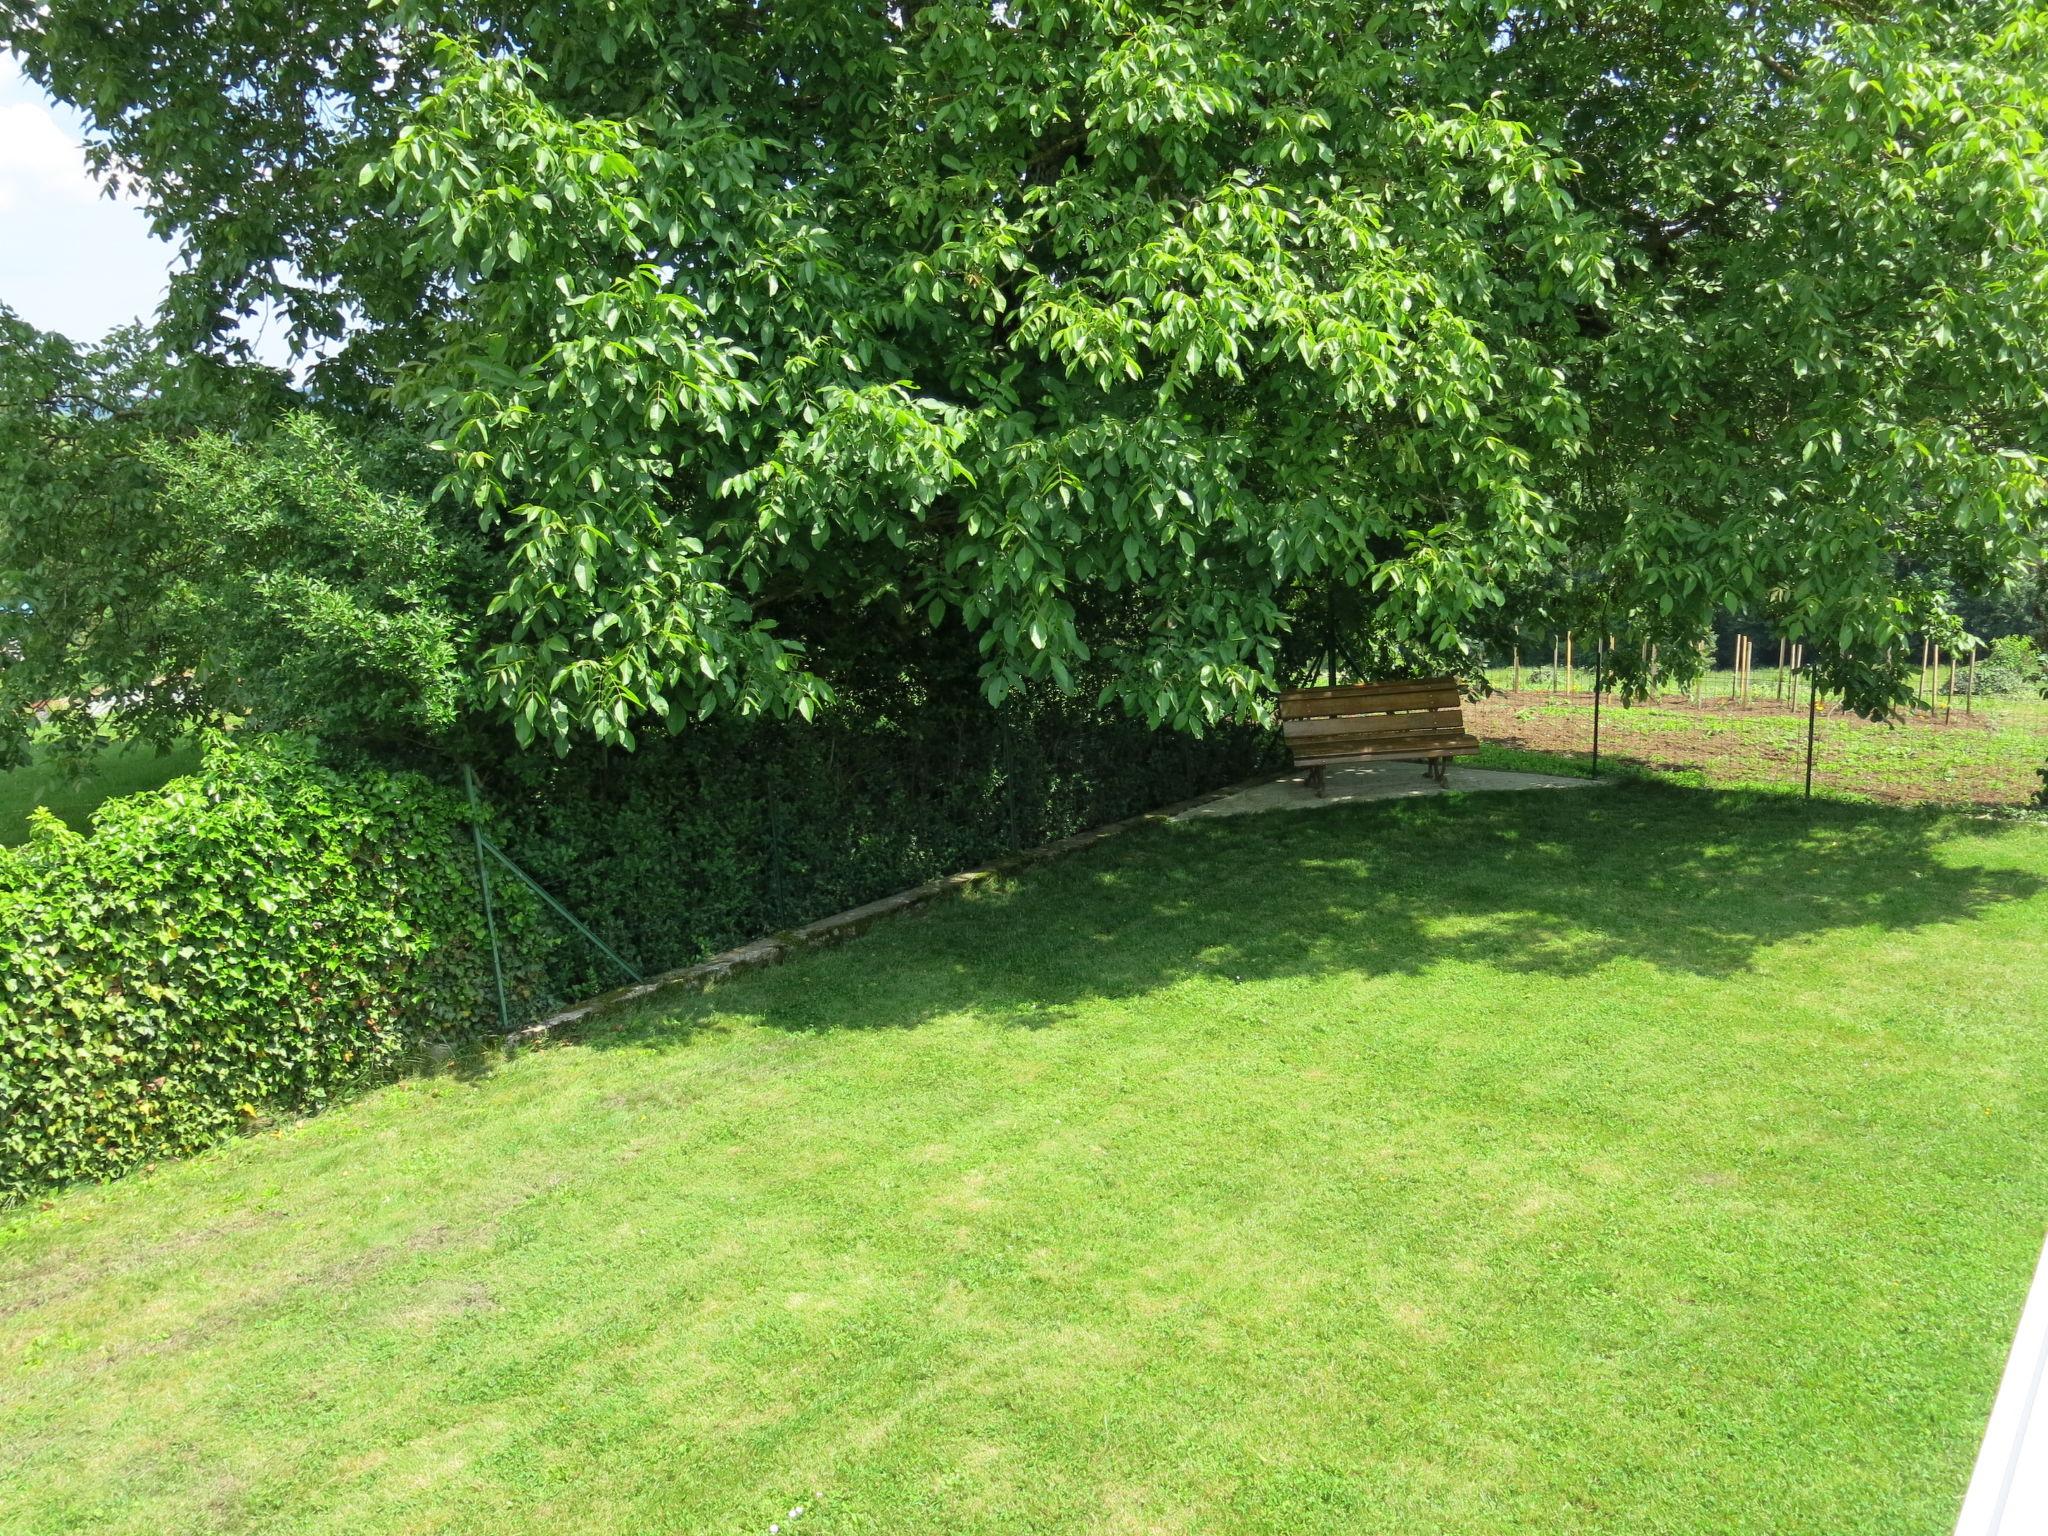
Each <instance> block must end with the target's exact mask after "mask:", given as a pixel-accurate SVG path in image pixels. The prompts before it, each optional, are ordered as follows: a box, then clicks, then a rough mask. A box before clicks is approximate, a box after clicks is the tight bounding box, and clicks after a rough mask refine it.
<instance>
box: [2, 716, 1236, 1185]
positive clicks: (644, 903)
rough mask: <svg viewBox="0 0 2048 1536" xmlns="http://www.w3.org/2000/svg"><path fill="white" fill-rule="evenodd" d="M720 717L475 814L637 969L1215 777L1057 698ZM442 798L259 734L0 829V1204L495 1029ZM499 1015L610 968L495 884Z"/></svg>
mask: <svg viewBox="0 0 2048 1536" xmlns="http://www.w3.org/2000/svg"><path fill="white" fill-rule="evenodd" d="M863 702H865V703H866V704H867V705H868V706H869V712H867V713H864V714H862V715H860V716H855V715H853V714H852V713H851V710H850V708H849V709H847V710H845V711H843V712H842V713H839V714H836V715H835V716H834V717H832V718H830V719H827V720H825V721H823V722H821V723H820V724H818V725H816V726H803V725H798V724H794V723H789V724H780V725H777V724H768V723H763V722H751V723H749V722H741V721H731V720H719V721H714V722H710V723H706V724H704V725H700V726H696V727H692V728H691V729H690V730H689V731H688V732H687V733H685V734H684V735H682V736H679V737H676V738H673V739H671V740H669V741H667V742H662V743H650V744H649V745H647V746H645V747H643V748H642V749H641V751H639V752H637V753H634V754H625V753H580V754H577V755H576V756H575V757H572V758H570V759H568V760H567V761H547V762H543V761H539V760H535V759H528V758H520V759H515V760H513V761H512V762H511V763H509V764H506V765H501V766H500V768H499V769H498V770H497V771H496V772H495V773H493V774H492V775H490V777H489V783H490V794H489V797H488V799H489V806H488V810H487V814H489V815H490V816H491V818H492V822H493V827H492V830H493V833H494V835H495V836H496V837H497V838H498V839H499V840H500V841H501V842H502V843H503V844H504V845H505V846H506V847H507V849H508V851H509V852H511V853H512V855H513V856H514V857H515V858H517V859H519V861H520V862H521V863H522V864H523V865H525V866H526V867H527V868H528V869H529V870H530V871H531V872H532V873H533V874H534V875H535V876H536V877H537V878H538V879H539V880H540V881H541V882H542V884H544V885H546V886H547V887H548V888H549V889H550V890H551V891H553V892H554V893H555V894H557V895H558V896H560V897H562V898H564V899H565V900H566V901H567V902H568V904H569V906H570V908H571V910H574V911H576V912H577V913H578V915H579V916H581V917H583V918H584V919H585V920H586V921H587V922H589V923H590V924H591V925H592V926H593V927H594V928H595V929H596V931H597V932H598V933H600V934H601V935H603V936H604V938H605V939H606V940H607V942H609V943H611V944H612V945H613V946H614V947H616V948H618V949H619V950H621V951H622V952H624V953H625V954H626V955H627V957H628V958H629V959H632V960H634V961H635V963H636V964H638V965H639V966H640V967H642V968H643V969H645V970H648V971H653V970H659V969H662V968H665V967H669V966H675V965H681V964H686V963H688V962H690V961H692V960H696V959H699V958H702V957H703V956H705V955H707V954H710V953H713V952H715V951H716V950H718V949H721V948H724V947H727V946H729V945H731V944H733V943H735V942H737V941H739V940H741V939H745V938H750V937H753V936H755V935H757V934H761V933H766V932H773V931H775V930H778V929H782V928H787V927H790V926H793V925H795V924H798V923H801V922H804V921H807V920H809V919H811V918H815V917H821V916H824V915H825V914H827V913H830V912H833V911H836V910H838V909H839V908H842V907H846V906H853V905H857V904H858V903H860V902H863V901H867V900H870V899H872V898H874V897H876V896H880V895H884V894H886V893H888V892H890V891H894V890H897V889H900V888H901V887H903V886H907V885H911V884H915V883H916V882H918V881H920V880H924V879H927V878H930V877H932V876H935V875H939V874H943V873H947V872H949V871H951V870H954V869H957V868H960V867H961V866H963V865H968V864H972V863H975V862H978V861H980V860H983V859H986V858H988V857H990V856H992V855H995V854H998V853H1001V852H1003V851H1005V850H1008V849H1013V848H1018V847H1023V846H1028V845H1031V844H1035V843H1040V842H1045V841H1048V840H1051V839H1053V838H1057V837H1060V836H1063V835H1065V834H1067V833H1070V832H1074V831H1077V830H1080V829H1082V828H1084V827H1088V826H1093V825H1096V824H1099V823H1101V822H1104V821H1108V820H1113V819H1115V818H1117V817H1119V816H1124V815H1129V814H1132V813H1134V812H1137V811H1140V810H1144V809H1147V808H1149V807H1152V806H1156V805H1158V804H1161V803H1162V802H1165V801H1170V800H1174V799H1178V798H1181V797H1184V796H1186V795H1190V794H1193V793H1196V792H1199V791H1201V790H1204V789H1207V788H1210V787H1213V786H1215V785H1218V784H1221V783H1224V782H1227V781H1228V780H1229V779H1231V778H1233V777H1237V776H1239V775H1242V774H1244V773H1246V772H1249V771H1251V770H1252V769H1254V768H1256V767H1259V766H1261V765H1263V764H1264V763H1266V762H1267V761H1269V760H1270V754H1271V752H1272V744H1271V741H1270V738H1268V737H1266V736H1264V735H1262V734H1259V733H1254V732H1249V731H1230V732H1225V733H1222V734H1219V735H1216V736H1213V737H1211V738H1209V739H1207V740H1202V741H1196V740H1192V739H1190V738H1187V737H1183V736H1176V735H1173V734H1171V733H1168V732H1155V731H1151V730H1147V729H1146V728H1144V727H1143V726H1140V725H1138V724H1135V723H1134V722H1131V721H1128V720H1125V719H1123V718H1121V717H1115V718H1110V717H1104V716H1101V715H1094V714H1090V713H1088V712H1086V711H1084V710H1083V709H1081V708H1080V707H1079V706H1078V705H1076V704H1075V703H1074V702H1073V701H1072V700H1070V699H1062V698H1060V697H1058V696H1056V695H1054V694H1052V693H1050V692H1049V691H1048V692H1045V693H1039V694H1027V695H1023V696H1020V697H1018V698H1016V699H1013V700H1012V702H1011V703H1010V704H1008V705H1006V706H1005V707H1004V708H1002V709H1000V710H990V709H988V708H987V707H986V706H985V705H981V704H979V703H978V702H975V701H973V700H972V699H971V697H969V698H968V699H966V700H964V701H961V702H958V703H956V704H952V705H947V704H941V703H939V702H936V701H934V700H932V699H930V698H929V697H920V698H917V699H914V700H902V701H900V702H904V703H905V704H906V705H907V706H908V713H906V714H904V715H903V716H902V717H901V718H896V717H890V716H886V715H883V714H882V713H881V712H880V711H879V709H878V708H877V707H876V705H877V701H876V700H875V699H873V698H870V699H867V700H865V701H863ZM466 814H467V813H466V809H465V804H464V801H463V798H462V795H461V792H460V791H459V790H458V789H456V788H455V787H454V786H453V785H452V784H445V783H437V782H435V781H434V780H432V779H430V778H428V777H426V776H424V775H421V774H417V773H402V772H392V771H389V770H386V769H382V768H378V767H374V766H367V765H359V766H355V767H351V768H347V769H344V768H340V767H337V766H335V765H333V764H332V763H329V762H325V761H323V760H321V759H320V758H319V757H317V756H316V755H315V754H314V752H313V750H312V749H311V748H309V747H305V746H301V745H295V744H293V743H292V742H291V741H289V740H288V739H280V738H264V737H259V736H255V735H253V734H250V735H245V736H242V737H239V738H237V739H236V740H235V741H234V742H233V743H230V742H227V741H225V740H216V741H215V742H213V743H211V744H210V745H209V746H208V748H207V750H206V753H205V755H204V758H203V763H202V767H201V770H200V771H199V772H198V773H197V774H195V775H193V776H191V777H189V778H183V779H177V780H174V781H173V782H172V783H170V784H169V785H167V786H165V787H164V788H163V789H162V790H160V791H156V792H153V793H149V794H141V795H133V796H129V797H126V798H123V799H118V800H111V801H108V802H107V803H106V804H105V805H104V806H102V807H101V809H100V811H99V812H98V813H97V815H96V816H95V818H94V822H93V828H92V831H91V832H90V833H86V834H79V833H75V832H71V831H69V830H67V829H66V828H65V827H64V826H63V825H62V823H60V822H58V821H57V820H56V819H55V818H54V817H52V816H49V815H47V814H38V816H37V818H36V825H35V830H34V835H33V836H32V838H31V840H30V841H29V842H28V843H27V844H25V845H23V846H21V847H18V848H12V849H0V975H4V977H5V983H4V988H0V1202H4V1201H5V1200H8V1199H12V1198H19V1197H20V1196H22V1195H23V1194H25V1193H27V1192H29V1191H30V1190H32V1189H35V1188H38V1187H41V1186H45V1185H49V1184H53V1183H60V1182H63V1181H66V1180H71V1179H79V1178H105V1177H110V1176H113V1175H115V1174H118V1173H120V1172H122V1171H124V1170H126V1169H129V1168H132V1167H134V1166H135V1165H136V1164H138V1163H141V1162H144V1161H147V1160H149V1159H151V1158H156V1157H162V1156H168V1155H174V1154H178V1153H182V1152H187V1151H191V1150H193V1149H196V1148H198V1147H201V1146H204V1145H206V1144H208V1143H209V1142H212V1141H216V1140H218V1139H220V1138H221V1137H222V1136H224V1135H226V1134H228V1133H230V1132H232V1131H234V1130H235V1129H237V1128H238V1127H241V1126H243V1125H246V1124H249V1123H251V1122H253V1121H255V1120H257V1119H259V1118H261V1117H263V1116H265V1115H268V1114H274V1113H280V1112H303V1111H308V1110H313V1109H317V1108H319V1107H320V1106H321V1105H323V1104H324V1103H326V1102H328V1101H329V1100H330V1099H331V1098H333V1097H334V1096H336V1095H337V1094H340V1093H343V1092H345V1091H347V1090H348V1089H350V1088H351V1087H353V1086H355V1085H357V1084H359V1083H361V1082H363V1081H364V1080H366V1079H369V1078H372V1077H375V1076H379V1075H382V1074H384V1073H387V1072H389V1071H390V1070H391V1069H392V1068H393V1067H394V1066H396V1065H397V1064H399V1063H400V1062H401V1061H402V1060H403V1059H404V1058H405V1057H406V1056H407V1054H408V1052H409V1051H411V1050H412V1049H414V1048H416V1047H418V1046H421V1045H423V1044H426V1043H429V1042H435V1041H443V1040H447V1041H452V1040H456V1039H459V1038H460V1037H462V1036H464V1035H466V1034H470V1033H473V1032H475V1031H478V1030H483V1029H489V1028H492V1027H494V1026H495V1024H496V1022H497V1005H496V1000H495V997H494V996H493V994H492V991H491V981H490V953H489V947H488V940H487V938H486V935H485V930H484V920H483V909H482V903H481V900H480V892H479V890H478V886H477V881H476V863H475V852H474V846H473V844H472V842H471V839H470V834H469V830H468V824H467V821H466ZM494 884H495V887H496V890H497V892H498V901H499V924H500V929H501V931H502V933H503V935H504V938H505V949H506V959H507V976H508V984H509V987H510V989H511V991H512V994H513V996H512V999H511V1001H512V1007H513V1010H514V1015H515V1017H514V1022H524V1021H527V1020H530V1019H532V1018H535V1017H537V1016H538V1015H540V1014H541V1013H543V1012H544V1011H546V1010H547V1009H548V1008H549V1007H551V1006H552V1005H554V1004H556V1003H557V1002H559V1001H561V1000H563V999H565V998H568V997H573V996H579V995H585V994H588V993H590V992H593V991H597V990H600V989H602V988H604V987H608V986H610V985H612V984H613V983H614V982H615V981H616V980H617V978H616V976H615V975H613V974H612V973H610V972H609V971H608V970H607V969H606V968H605V966H604V964H603V962H602V961H601V960H599V959H598V958H597V957H596V956H595V955H593V954H592V953H591V952H590V951H589V950H588V949H587V948H586V947H584V946H583V945H581V944H580V943H577V942H573V941H571V940H569V938H568V936H567V935H566V934H565V933H563V932H562V931H561V929H560V928H559V927H558V926H557V925H556V924H555V922H554V920H553V919H551V918H547V917H546V916H545V914H544V913H543V912H541V911H540V910H539V909H538V906H537V904H536V903H535V902H533V901H532V900H530V899H528V897H527V895H526V893H525V892H523V891H522V890H521V889H520V888H519V887H518V886H517V884H516V883H514V882H513V881H511V880H510V879H504V880H498V881H494Z"/></svg>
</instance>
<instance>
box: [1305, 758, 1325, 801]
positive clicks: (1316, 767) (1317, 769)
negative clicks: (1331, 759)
mask: <svg viewBox="0 0 2048 1536" xmlns="http://www.w3.org/2000/svg"><path fill="white" fill-rule="evenodd" d="M1308 787H1309V788H1310V789H1312V790H1314V791H1315V792H1316V793H1317V794H1319V795H1320V794H1321V793H1322V792H1323V765H1322V764H1321V763H1316V764H1313V765H1312V766H1311V767H1310V768H1309V771H1308Z"/></svg>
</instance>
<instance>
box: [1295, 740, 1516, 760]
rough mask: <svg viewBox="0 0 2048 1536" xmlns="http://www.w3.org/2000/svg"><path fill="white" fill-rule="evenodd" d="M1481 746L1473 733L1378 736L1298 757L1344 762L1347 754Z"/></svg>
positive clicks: (1433, 752) (1429, 753)
mask: <svg viewBox="0 0 2048 1536" xmlns="http://www.w3.org/2000/svg"><path fill="white" fill-rule="evenodd" d="M1478 750H1479V743H1478V741H1477V740H1476V739H1474V738H1473V737H1470V736H1432V737H1421V738H1417V739H1414V740H1402V739H1399V738H1396V739H1393V740H1389V739H1387V738H1385V737H1376V738H1374V739H1373V740H1371V741H1360V742H1334V743H1331V744H1330V745H1328V746H1319V747H1314V748H1311V749H1309V750H1307V751H1296V752H1295V754H1294V761H1295V763H1296V764H1297V765H1299V764H1302V763H1326V762H1340V761H1343V760H1345V759H1347V758H1350V759H1358V758H1368V757H1397V758H1399V757H1414V758H1422V757H1463V756H1466V755H1468V754H1470V753H1473V752H1477V751H1478Z"/></svg>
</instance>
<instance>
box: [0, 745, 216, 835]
mask: <svg viewBox="0 0 2048 1536" xmlns="http://www.w3.org/2000/svg"><path fill="white" fill-rule="evenodd" d="M198 766H199V749H198V748H197V747H196V746H192V745H189V744H186V745H181V746H178V747H174V748H173V749H172V750H170V751H169V752H163V753H159V752H157V751H155V750H154V749H153V748H150V747H144V746H136V745H132V744H131V745H125V746H118V747H117V746H109V747H108V748H107V749H106V750H105V751H103V752H101V753H100V755H99V757H98V759H97V760H96V761H95V762H94V765H93V767H92V769H91V771H90V772H89V773H88V774H87V775H86V777H85V778H83V779H72V778H71V777H69V776H68V775H67V774H66V772H65V770H64V768H63V766H62V765H60V764H58V763H55V762H51V761H49V760H47V759H45V758H43V757H41V756H38V757H37V759H36V761H34V762H32V763H30V764H29V765H28V766H27V767H26V768H17V769H15V770H14V771H13V772H11V773H0V847H5V846H7V845H9V844H12V843H19V842H23V841H25V840H26V839H27V837H28V815H29V812H30V811H32V810H34V809H35V808H36V807H37V806H39V805H42V806H48V807H49V808H50V810H52V811H53V812H55V813H56V814H57V815H58V816H59V817H60V818H62V820H63V821H64V822H65V824H66V825H68V826H71V827H73V828H75V829H77V830H78V831H81V832H82V831H84V830H85V828H86V824H87V822H88V821H89V820H90V819H91V816H92V813H93V812H94V811H95V810H96V809H98V807H99V804H100V802H101V801H102V800H106V799H110V798H112V797H113V796H115V795H132V794H136V793H138V792H139V791H141V790H145V789H155V788H156V787H157V786H158V785H159V784H165V783H168V782H169V781H170V780H172V779H175V778H176V777H178V775H179V774H181V773H190V772H192V771H193V770H194V769H195V768H197V767H198Z"/></svg>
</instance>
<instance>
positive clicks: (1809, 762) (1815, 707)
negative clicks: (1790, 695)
mask: <svg viewBox="0 0 2048 1536" xmlns="http://www.w3.org/2000/svg"><path fill="white" fill-rule="evenodd" d="M1819 715H1820V700H1819V699H1817V698H1815V697H1814V693H1813V679H1812V678H1810V677H1809V678H1808V679H1807V680H1806V798H1807V799H1809V800H1811V799H1812V798H1813V724H1814V721H1815V720H1816V719H1817V718H1819Z"/></svg>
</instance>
